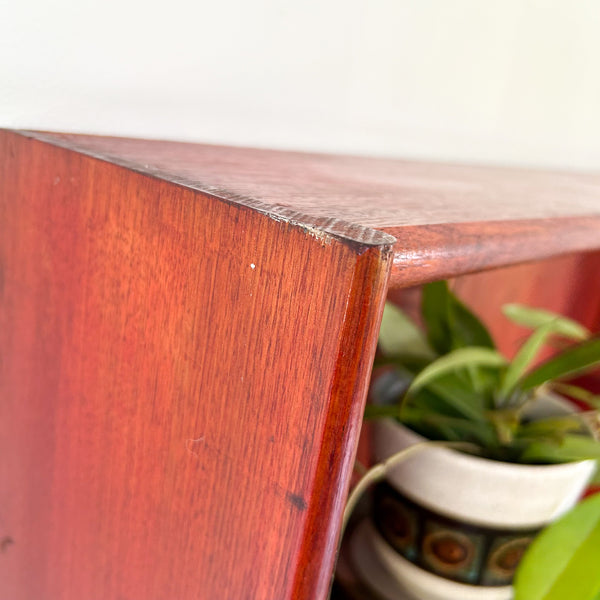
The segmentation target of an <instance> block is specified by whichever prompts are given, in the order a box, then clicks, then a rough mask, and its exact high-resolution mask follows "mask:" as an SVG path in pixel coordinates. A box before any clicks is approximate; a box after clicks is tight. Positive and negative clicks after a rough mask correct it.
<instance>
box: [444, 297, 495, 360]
mask: <svg viewBox="0 0 600 600" xmlns="http://www.w3.org/2000/svg"><path fill="white" fill-rule="evenodd" d="M448 319H449V322H450V335H451V336H452V341H453V346H452V347H453V348H463V347H465V346H480V347H483V348H495V347H496V346H495V344H494V341H493V340H492V336H491V335H490V333H489V331H488V330H487V328H486V327H485V325H484V324H483V323H482V322H481V321H480V320H479V319H478V318H477V317H476V316H475V314H474V313H473V312H471V310H469V309H468V308H467V307H466V306H465V305H464V304H463V303H462V302H461V301H460V300H459V299H458V298H457V297H456V296H455V295H454V294H453V293H452V292H451V291H448Z"/></svg>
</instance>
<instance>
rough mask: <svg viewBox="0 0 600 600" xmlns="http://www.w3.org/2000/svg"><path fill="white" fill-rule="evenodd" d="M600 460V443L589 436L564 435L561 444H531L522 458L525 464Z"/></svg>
mask: <svg viewBox="0 0 600 600" xmlns="http://www.w3.org/2000/svg"><path fill="white" fill-rule="evenodd" d="M587 459H594V460H598V459H600V443H599V442H597V441H596V440H595V439H594V438H592V437H590V436H587V435H577V434H573V435H564V436H563V437H562V440H561V441H560V442H555V443H552V442H551V441H538V442H531V443H530V444H529V445H528V446H527V448H526V450H525V451H524V452H523V454H522V456H521V460H522V461H523V462H543V463H562V462H572V461H575V460H587Z"/></svg>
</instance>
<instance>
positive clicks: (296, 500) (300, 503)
mask: <svg viewBox="0 0 600 600" xmlns="http://www.w3.org/2000/svg"><path fill="white" fill-rule="evenodd" d="M285 497H286V498H287V499H288V500H289V501H290V502H291V503H292V504H293V505H294V506H295V507H296V508H297V509H299V510H306V501H305V500H304V498H303V497H302V496H299V495H298V494H292V493H291V492H287V494H286V495H285Z"/></svg>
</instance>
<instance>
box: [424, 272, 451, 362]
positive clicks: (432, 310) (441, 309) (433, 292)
mask: <svg viewBox="0 0 600 600" xmlns="http://www.w3.org/2000/svg"><path fill="white" fill-rule="evenodd" d="M448 294H449V291H448V284H447V283H446V282H445V281H434V282H433V283H428V284H427V285H426V286H424V287H423V297H422V300H421V314H422V315H423V320H424V321H425V327H426V329H427V339H428V340H429V343H430V344H431V346H432V347H433V348H434V350H436V352H438V354H446V353H447V352H450V350H452V337H451V335H450V328H449V324H448V302H449V299H448Z"/></svg>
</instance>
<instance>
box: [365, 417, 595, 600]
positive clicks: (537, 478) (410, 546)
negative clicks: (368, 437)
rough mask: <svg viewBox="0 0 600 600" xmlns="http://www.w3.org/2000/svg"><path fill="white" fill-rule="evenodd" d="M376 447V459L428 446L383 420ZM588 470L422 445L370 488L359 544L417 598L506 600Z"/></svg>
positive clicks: (587, 464)
mask: <svg viewBox="0 0 600 600" xmlns="http://www.w3.org/2000/svg"><path fill="white" fill-rule="evenodd" d="M373 441H374V453H375V460H376V461H377V462H380V461H382V460H385V459H386V458H388V457H389V456H391V455H393V454H395V453H397V452H398V451H400V450H402V449H403V448H406V447H408V446H410V445H413V444H415V443H418V442H422V441H424V439H423V438H422V437H421V436H419V435H417V434H416V433H414V432H413V431H411V430H409V429H407V428H406V427H404V426H402V425H400V424H398V423H396V422H395V421H391V420H384V421H380V422H378V423H376V424H375V425H374V436H373ZM594 470H595V461H591V460H589V461H581V462H575V463H567V464H558V465H539V466H533V465H520V464H512V463H503V462H499V461H493V460H488V459H484V458H480V457H476V456H471V455H467V454H463V453H461V452H458V451H455V450H450V449H446V448H440V447H431V448H426V447H425V448H423V449H422V450H420V451H419V452H416V453H415V454H413V455H411V456H409V457H408V458H407V459H406V460H405V461H404V462H402V463H399V464H398V465H396V466H395V467H394V468H393V469H392V470H391V471H390V473H389V475H388V482H387V483H385V484H382V485H380V486H378V487H377V489H376V490H375V493H374V519H373V523H372V525H369V526H363V527H362V529H361V531H360V535H361V536H362V540H363V542H362V543H365V542H366V543H368V544H369V545H370V552H372V553H374V554H375V555H376V558H377V561H378V563H379V564H380V566H381V567H382V568H383V569H384V570H385V577H386V578H387V579H388V580H395V581H396V582H399V583H401V585H402V586H403V589H406V590H407V591H408V592H410V593H411V594H413V595H414V597H415V598H422V599H423V600H453V599H456V600H468V599H470V598H473V600H504V599H509V598H510V597H511V586H510V582H511V581H512V577H513V574H514V571H515V568H516V566H517V564H518V561H519V559H520V557H521V555H522V554H523V552H524V550H525V549H526V547H527V545H528V544H529V543H530V541H531V540H532V539H533V537H534V536H535V535H536V534H537V533H538V531H539V530H540V529H541V528H542V527H543V526H544V525H546V524H548V523H549V522H551V521H553V520H554V519H556V518H557V517H559V516H560V515H561V514H563V513H564V512H566V511H567V510H568V509H569V508H571V507H572V506H573V505H574V504H575V502H576V501H577V500H578V498H579V497H580V495H581V494H582V492H583V490H584V489H585V486H586V484H587V482H588V481H589V479H590V477H591V476H592V474H593V473H594ZM363 575H366V578H367V579H369V578H370V577H372V572H371V575H370V574H369V573H363ZM387 585H388V587H389V586H390V583H389V581H388V583H387ZM380 591H381V590H380Z"/></svg>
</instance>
